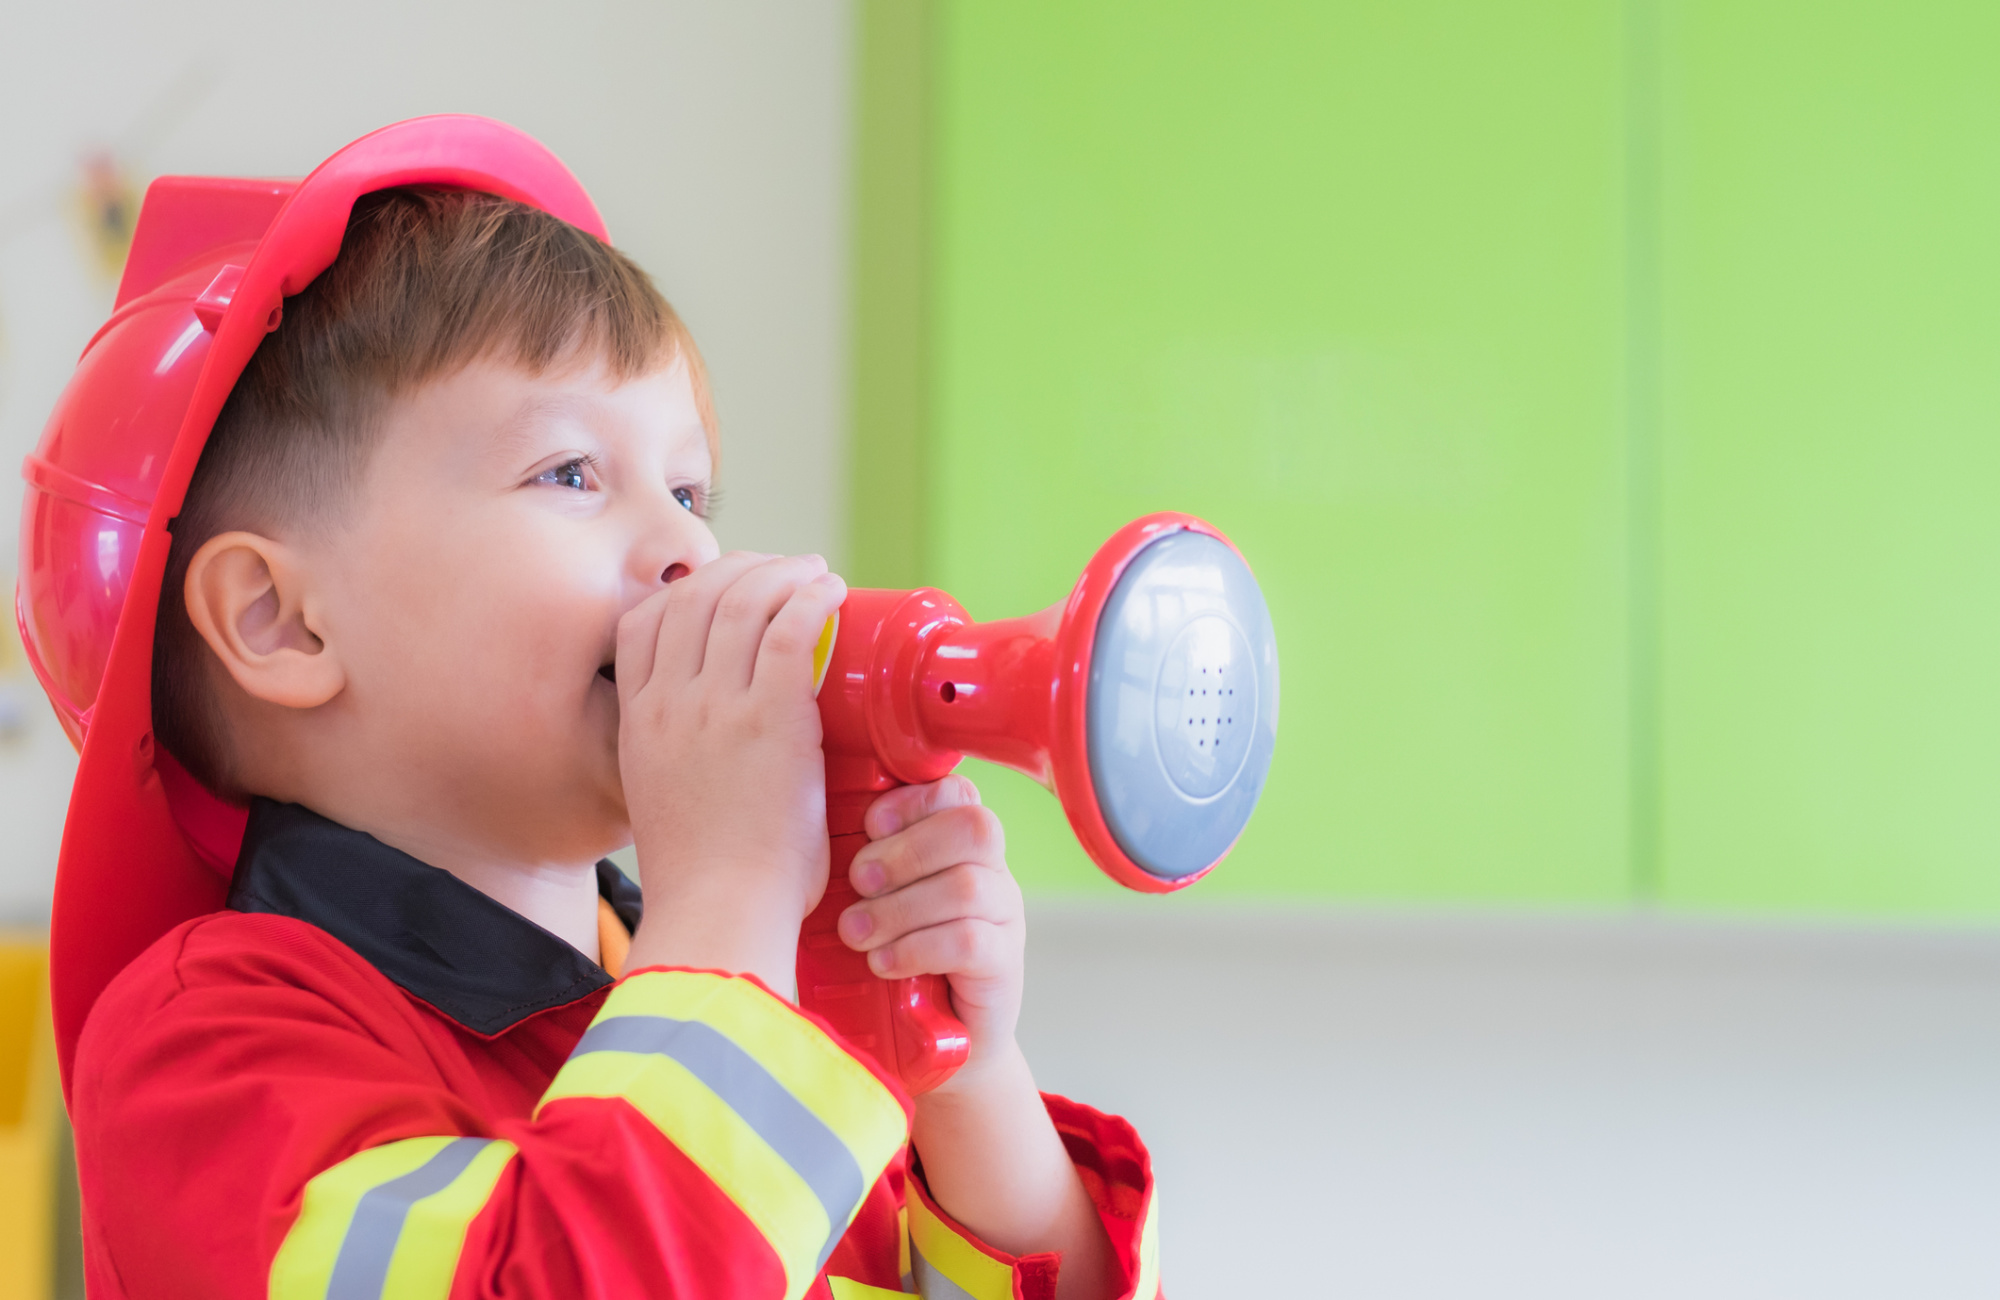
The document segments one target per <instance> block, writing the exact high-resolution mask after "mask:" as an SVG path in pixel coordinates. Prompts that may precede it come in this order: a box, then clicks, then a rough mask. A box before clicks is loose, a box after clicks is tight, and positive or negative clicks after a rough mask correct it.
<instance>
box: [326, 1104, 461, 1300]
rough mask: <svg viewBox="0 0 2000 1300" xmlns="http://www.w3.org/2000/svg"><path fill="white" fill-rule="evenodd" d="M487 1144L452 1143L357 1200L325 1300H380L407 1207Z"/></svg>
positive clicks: (453, 1174) (458, 1171) (452, 1175)
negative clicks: (399, 1176) (405, 1172)
mask: <svg viewBox="0 0 2000 1300" xmlns="http://www.w3.org/2000/svg"><path fill="white" fill-rule="evenodd" d="M488 1141H489V1139H487V1138H472V1137H462V1138H453V1139H452V1140H451V1141H450V1142H449V1143H447V1144H446V1145H445V1146H444V1147H443V1148H442V1149H441V1150H439V1151H438V1153H437V1154H436V1155H434V1156H432V1157H431V1158H430V1159H429V1160H426V1161H424V1163H422V1164H421V1165H418V1166H417V1167H416V1168H415V1169H412V1170H411V1171H410V1172H409V1173H407V1174H404V1175H403V1176H402V1177H401V1178H392V1179H390V1180H389V1181H388V1182H386V1183H383V1184H382V1185H381V1186H379V1187H371V1188H369V1189H368V1190H367V1191H365V1192H363V1193H362V1194H361V1200H360V1201H359V1202H358V1203H357V1204H356V1205H355V1207H354V1217H353V1218H352V1219H350V1220H349V1221H348V1224H347V1235H346V1236H345V1237H342V1238H341V1240H340V1253H339V1254H338V1255H336V1256H334V1260H333V1276H332V1277H331V1278H329V1279H328V1280H327V1284H326V1300H379V1297H380V1296H381V1294H382V1287H383V1285H384V1284H385V1283H387V1282H388V1280H389V1261H390V1260H391V1259H393V1258H395V1254H396V1242H397V1241H398V1240H400V1239H401V1238H402V1235H403V1221H404V1220H405V1219H407V1218H409V1217H410V1207H411V1206H412V1205H415V1204H416V1203H417V1202H418V1201H421V1200H422V1199H424V1197H426V1196H431V1195H434V1194H435V1193H438V1192H441V1191H443V1190H444V1189H445V1188H447V1187H449V1186H451V1184H452V1180H453V1179H455V1178H457V1177H458V1176H459V1175H460V1174H462V1173H464V1172H465V1167H466V1166H467V1165H469V1164H471V1163H472V1160H473V1157H475V1156H477V1155H478V1154H479V1153H480V1152H481V1151H483V1150H485V1149H486V1147H487V1145H488Z"/></svg>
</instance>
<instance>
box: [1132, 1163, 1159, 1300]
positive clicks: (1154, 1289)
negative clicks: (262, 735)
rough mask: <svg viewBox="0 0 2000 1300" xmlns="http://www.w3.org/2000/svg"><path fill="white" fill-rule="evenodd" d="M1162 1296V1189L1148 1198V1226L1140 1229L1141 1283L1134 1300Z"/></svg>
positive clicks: (1153, 1299) (1156, 1187)
mask: <svg viewBox="0 0 2000 1300" xmlns="http://www.w3.org/2000/svg"><path fill="white" fill-rule="evenodd" d="M1159 1294H1160V1189H1159V1187H1158V1186H1157V1185H1155V1186H1154V1188H1153V1194H1152V1195H1151V1196H1148V1197H1147V1198H1146V1224H1145V1226H1144V1227H1142V1228H1141V1229H1139V1283H1138V1285H1137V1286H1135V1287H1133V1288H1132V1300H1158V1297H1159Z"/></svg>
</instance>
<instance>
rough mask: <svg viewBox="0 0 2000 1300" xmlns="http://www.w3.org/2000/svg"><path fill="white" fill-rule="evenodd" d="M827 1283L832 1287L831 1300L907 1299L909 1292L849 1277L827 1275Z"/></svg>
mask: <svg viewBox="0 0 2000 1300" xmlns="http://www.w3.org/2000/svg"><path fill="white" fill-rule="evenodd" d="M827 1285H829V1286H831V1287H832V1288H833V1300H909V1294H910V1293H909V1292H907V1291H891V1290H890V1289H889V1288H888V1287H885V1286H869V1285H868V1284H867V1283H866V1282H856V1281H855V1280H854V1279H853V1278H851V1277H829V1278H828V1279H827Z"/></svg>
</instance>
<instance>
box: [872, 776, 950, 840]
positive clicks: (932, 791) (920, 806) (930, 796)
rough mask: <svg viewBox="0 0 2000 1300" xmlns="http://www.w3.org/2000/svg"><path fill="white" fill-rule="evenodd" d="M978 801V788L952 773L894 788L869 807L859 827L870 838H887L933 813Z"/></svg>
mask: <svg viewBox="0 0 2000 1300" xmlns="http://www.w3.org/2000/svg"><path fill="white" fill-rule="evenodd" d="M978 802H979V787H978V786H976V785H974V784H973V783H972V778H971V777H968V776H960V775H959V774H958V773H956V772H954V773H952V774H951V775H950V776H947V777H941V778H939V779H938V780H936V781H926V782H925V783H924V784H922V785H901V786H897V787H896V788H895V789H894V790H891V791H889V792H888V793H887V794H885V795H883V796H882V797H881V798H879V799H877V800H876V801H875V802H874V803H872V804H869V805H868V812H867V814H866V815H865V816H863V818H862V819H861V826H862V829H863V830H865V831H867V832H868V838H869V839H871V840H879V839H886V838H888V837H889V836H891V835H894V834H895V833H896V832H897V831H900V830H902V829H903V828H904V827H905V826H913V825H915V824H916V823H918V822H920V821H922V820H923V819H924V818H926V817H928V816H930V815H931V814H932V813H936V812H943V811H944V810H945V809H947V808H960V807H964V806H966V805H968V804H977V803H978Z"/></svg>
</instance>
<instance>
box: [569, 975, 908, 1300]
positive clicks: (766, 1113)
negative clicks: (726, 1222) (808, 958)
mask: <svg viewBox="0 0 2000 1300" xmlns="http://www.w3.org/2000/svg"><path fill="white" fill-rule="evenodd" d="M566 1097H617V1098H622V1099H624V1100H625V1101H627V1102H629V1103H630V1104H631V1105H632V1106H633V1107H634V1108H635V1109H637V1110H638V1111H639V1113H640V1114H642V1115H644V1116H645V1117H646V1118H647V1119H648V1120H649V1121H650V1122H651V1123H652V1124H653V1125H654V1126H655V1127H656V1128H658V1129H659V1130H660V1132H661V1133H662V1134H664V1135H665V1136H666V1138H667V1139H668V1140H669V1141H670V1142H672V1143H673V1144H674V1145H675V1146H676V1147H678V1148H679V1149H680V1150H681V1151H682V1152H683V1153H684V1154H685V1155H686V1156H687V1157H688V1158H689V1159H690V1160H692V1161H693V1162H694V1163H695V1165H696V1166H697V1167H698V1168H700V1169H701V1171H702V1172H703V1173H704V1174H706V1175H707V1176H708V1177H709V1178H710V1179H711V1180H712V1181H713V1182H714V1183H715V1185H716V1186H717V1187H718V1188H720V1189H721V1191H722V1192H723V1194H724V1195H726V1196H728V1197H729V1199H730V1200H731V1201H732V1202H734V1203H735V1204H736V1206H737V1208H739V1209H740V1210H742V1211H743V1213H744V1215H745V1216H746V1217H747V1218H748V1219H749V1220H750V1221H751V1223H752V1224H753V1225H755V1226H756V1228H757V1230H758V1232H760V1233H761V1234H763V1236H764V1238H765V1240H766V1241H767V1242H768V1243H769V1244H770V1246H771V1248H772V1250H773V1251H774V1252H776V1254H777V1256H778V1259H779V1262H780V1264H781V1265H782V1267H783V1268H784V1271H785V1279H786V1294H787V1295H788V1296H790V1297H798V1296H801V1295H803V1294H804V1293H805V1291H806V1289H807V1288H808V1287H810V1286H811V1285H812V1282H813V1279H814V1278H815V1277H816V1276H817V1275H818V1273H819V1270H820V1267H821V1266H822V1265H823V1264H824V1263H825V1261H826V1257H827V1255H828V1254H830V1253H831V1252H832V1250H833V1247H834V1245H835V1243H837V1242H838V1241H839V1239H840V1236H841V1234H842V1233H843V1232H845V1231H846V1230H847V1226H848V1224H849V1223H851V1222H852V1221H853V1218H854V1215H855V1213H856V1212H857V1211H858V1210H859V1209H860V1207H861V1202H862V1199H863V1198H864V1197H865V1196H866V1194H867V1190H868V1188H869V1187H870V1186H871V1185H873V1183H874V1182H875V1180H876V1179H878V1178H880V1177H881V1175H882V1171H883V1170H884V1169H885V1168H887V1167H888V1163H889V1161H890V1160H891V1159H892V1158H894V1156H895V1154H896V1152H897V1151H898V1150H900V1149H901V1148H902V1145H903V1143H904V1141H905V1140H906V1139H907V1133H908V1130H907V1124H906V1120H905V1117H904V1114H903V1108H902V1105H901V1103H899V1102H898V1101H897V1100H896V1098H895V1095H894V1094H893V1093H891V1092H890V1091H889V1089H888V1088H887V1087H885V1086H884V1085H883V1084H882V1083H881V1082H880V1081H879V1080H877V1079H876V1078H875V1076H874V1075H872V1074H870V1073H869V1072H868V1069H867V1067H866V1066H864V1065H862V1064H861V1063H860V1062H859V1061H857V1060H855V1059H854V1058H853V1057H852V1056H849V1055H848V1054H847V1052H846V1051H845V1050H844V1049H843V1048H841V1047H840V1045H839V1044H837V1043H835V1042H834V1041H833V1040H832V1039H830V1038H828V1037H827V1036H826V1035H825V1034H824V1033H822V1032H821V1031H820V1030H819V1029H818V1028H817V1027H815V1026H814V1025H813V1024H812V1023H811V1022H810V1021H808V1020H806V1019H805V1018H804V1017H802V1016H800V1015H799V1014H798V1013H797V1012H795V1011H793V1010H792V1009H791V1008H790V1007H789V1006H787V1005H786V1004H785V1003H783V1002H780V1001H779V1000H778V999H777V998H775V997H773V996H771V995H770V994H769V993H766V992H765V991H764V990H762V989H761V988H759V987H757V986H756V985H754V984H752V983H750V982H749V981H747V980H740V979H732V978H730V977H727V976H720V975H711V974H700V973H696V972H692V971H642V972H640V973H639V974H637V975H634V976H631V977H629V978H627V979H626V980H624V981H623V982H622V983H620V984H619V985H618V986H617V988H615V989H613V990H612V993H611V996H610V997H609V998H607V999H606V1000H605V1004H604V1007H603V1009H602V1010H601V1011H600V1012H599V1013H598V1015H597V1018H596V1019H595V1020H593V1021H592V1022H591V1027H590V1029H589V1030H587V1031H586V1032H585V1034H584V1037H583V1039H582V1040H581V1041H580V1042H579V1043H578V1044H577V1047H576V1050H575V1051H574V1052H573V1053H572V1054H571V1056H570V1059H569V1061H568V1062H567V1063H565V1064H564V1066H563V1068H562V1069H561V1070H560V1071H559V1072H558V1073H557V1075H556V1077H555V1080H554V1082H552V1083H551V1084H550V1085H549V1090H548V1092H547V1093H546V1094H544V1096H543V1098H542V1103H541V1104H542V1105H544V1106H546V1105H547V1104H548V1103H550V1102H552V1101H557V1100H560V1099H562V1098H566Z"/></svg>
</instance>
